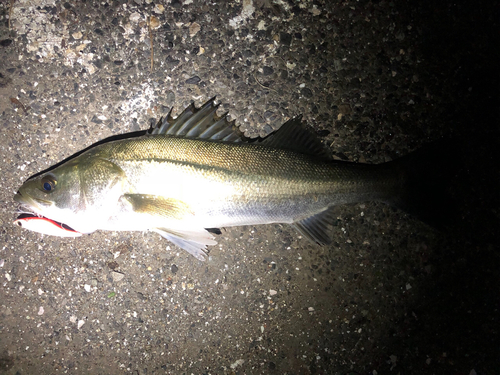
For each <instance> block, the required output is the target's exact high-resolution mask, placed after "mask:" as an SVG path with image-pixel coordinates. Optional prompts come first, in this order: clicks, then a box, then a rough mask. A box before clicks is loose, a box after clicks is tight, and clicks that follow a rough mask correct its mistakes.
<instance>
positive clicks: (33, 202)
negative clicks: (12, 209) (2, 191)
mask: <svg viewBox="0 0 500 375" xmlns="http://www.w3.org/2000/svg"><path fill="white" fill-rule="evenodd" d="M14 200H15V201H16V202H18V203H21V204H22V205H23V206H26V207H29V208H31V210H32V211H35V212H36V210H37V209H38V208H39V207H50V206H52V205H53V204H54V203H53V202H51V201H48V200H45V199H40V198H34V197H31V196H29V195H27V194H24V195H23V193H21V191H20V190H19V191H18V192H17V193H16V195H14Z"/></svg>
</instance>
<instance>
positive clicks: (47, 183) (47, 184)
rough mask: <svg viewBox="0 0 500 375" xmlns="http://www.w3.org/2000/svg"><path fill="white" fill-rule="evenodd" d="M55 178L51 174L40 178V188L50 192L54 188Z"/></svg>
mask: <svg viewBox="0 0 500 375" xmlns="http://www.w3.org/2000/svg"><path fill="white" fill-rule="evenodd" d="M56 184H57V182H56V180H55V179H54V178H53V177H52V176H45V177H44V178H42V190H43V191H46V192H47V193H50V192H51V191H53V190H54V189H55V188H56Z"/></svg>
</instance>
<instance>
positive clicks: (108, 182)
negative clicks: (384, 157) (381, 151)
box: [14, 99, 405, 260]
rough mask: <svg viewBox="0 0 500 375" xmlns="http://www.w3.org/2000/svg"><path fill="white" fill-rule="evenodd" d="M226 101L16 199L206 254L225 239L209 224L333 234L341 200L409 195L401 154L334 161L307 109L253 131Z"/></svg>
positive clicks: (107, 149)
mask: <svg viewBox="0 0 500 375" xmlns="http://www.w3.org/2000/svg"><path fill="white" fill-rule="evenodd" d="M217 107H218V106H217V105H214V99H211V100H209V101H208V102H207V103H206V104H204V105H203V106H202V107H201V108H199V109H197V108H195V106H194V104H192V105H191V106H189V107H188V108H186V110H185V111H184V112H183V113H182V114H181V115H180V116H178V117H177V118H176V119H173V118H172V117H171V115H170V114H169V115H168V117H167V118H166V119H164V120H163V121H161V122H160V123H159V124H158V125H157V126H156V127H155V128H154V130H153V131H152V132H150V133H148V134H144V135H142V136H139V137H131V138H126V139H119V140H115V141H110V142H105V143H102V144H98V145H96V146H94V147H92V148H90V149H88V150H87V151H85V152H83V153H80V154H78V155H77V156H75V157H74V158H72V159H70V160H68V161H66V162H64V163H62V164H60V165H58V166H57V167H55V168H53V169H51V170H49V171H47V172H45V173H41V174H39V175H36V177H32V178H30V179H28V180H27V181H26V182H25V183H24V184H23V185H22V186H21V187H20V188H19V191H18V193H17V194H16V195H15V197H14V199H15V200H16V201H17V202H19V203H21V204H23V206H24V207H25V208H26V207H29V208H30V210H32V211H33V212H34V213H36V214H37V215H39V216H42V217H45V218H50V219H51V220H53V221H56V222H59V223H64V224H65V225H67V226H69V227H71V228H72V229H73V230H74V231H75V232H77V233H91V232H94V231H96V230H111V231H144V230H151V231H154V232H157V233H159V234H160V235H161V236H163V237H164V238H166V239H167V240H169V241H171V242H173V243H174V244H176V245H177V246H179V247H181V248H183V249H185V250H187V251H188V252H190V253H191V254H193V255H194V256H195V257H196V258H198V259H201V260H203V259H204V258H205V256H206V251H207V246H208V245H214V244H216V241H215V238H214V236H213V235H212V233H210V232H209V231H207V228H221V227H231V226H239V225H255V224H270V223H288V224H292V225H293V226H295V227H296V228H297V229H298V230H299V231H300V232H301V233H302V234H303V235H304V236H306V237H308V238H309V239H311V240H313V241H314V242H316V243H318V244H328V243H330V242H331V239H330V236H329V234H328V231H329V228H328V227H329V225H330V224H331V223H332V221H333V219H334V215H333V214H332V208H333V207H334V206H337V205H341V204H346V203H353V202H362V201H370V200H381V201H387V202H397V201H398V199H400V198H401V194H400V193H401V191H402V188H403V185H404V184H405V175H404V173H403V172H402V169H401V168H399V167H398V166H397V164H394V163H385V164H380V165H365V164H356V163H348V162H340V161H334V160H332V159H331V157H330V156H329V154H328V151H327V150H326V149H325V148H324V146H323V145H322V144H321V142H320V141H319V140H318V139H317V138H316V137H315V136H314V135H313V134H312V133H311V132H309V131H307V130H306V129H304V128H303V126H302V124H301V119H300V117H298V118H294V119H292V120H290V121H288V122H287V123H285V124H284V125H283V126H282V127H281V128H280V129H279V130H278V131H276V132H275V133H273V134H271V135H270V136H268V137H266V138H265V139H263V140H262V139H261V140H248V139H245V137H243V135H242V133H241V132H240V131H239V129H238V128H237V127H235V126H234V122H228V120H227V118H226V116H223V117H218V116H217V114H216V110H217Z"/></svg>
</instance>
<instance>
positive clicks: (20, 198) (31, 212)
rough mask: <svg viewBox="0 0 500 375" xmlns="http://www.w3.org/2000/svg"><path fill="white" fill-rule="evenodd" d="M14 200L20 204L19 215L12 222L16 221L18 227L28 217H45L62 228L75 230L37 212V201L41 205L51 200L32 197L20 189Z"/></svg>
mask: <svg viewBox="0 0 500 375" xmlns="http://www.w3.org/2000/svg"><path fill="white" fill-rule="evenodd" d="M14 200H15V201H16V202H18V203H20V205H19V207H18V209H17V213H18V214H19V216H18V217H17V218H16V220H15V221H14V223H17V225H19V226H20V227H22V226H23V224H22V222H23V221H25V220H29V219H30V218H38V219H45V220H48V221H51V222H53V223H54V224H56V225H58V226H59V227H61V228H62V229H65V230H67V231H69V232H77V231H75V230H74V229H73V228H71V227H70V226H69V225H67V224H64V223H61V222H59V221H56V220H53V219H50V218H48V217H46V216H43V215H42V214H40V213H39V212H38V210H37V208H38V207H39V204H38V203H42V206H51V205H52V202H50V201H46V200H43V199H36V198H32V197H30V196H28V195H23V194H22V193H21V192H20V191H18V192H17V193H16V195H14Z"/></svg>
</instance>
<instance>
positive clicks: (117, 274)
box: [111, 271, 125, 283]
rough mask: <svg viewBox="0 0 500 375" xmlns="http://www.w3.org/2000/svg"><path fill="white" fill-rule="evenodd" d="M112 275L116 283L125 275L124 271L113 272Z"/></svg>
mask: <svg viewBox="0 0 500 375" xmlns="http://www.w3.org/2000/svg"><path fill="white" fill-rule="evenodd" d="M111 277H112V278H113V281H114V282H115V283H116V282H118V281H121V280H122V279H123V278H124V277H125V275H124V274H123V273H120V272H115V271H113V272H111Z"/></svg>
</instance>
